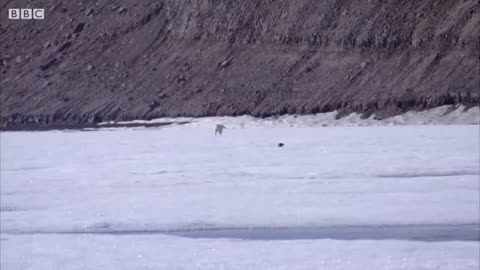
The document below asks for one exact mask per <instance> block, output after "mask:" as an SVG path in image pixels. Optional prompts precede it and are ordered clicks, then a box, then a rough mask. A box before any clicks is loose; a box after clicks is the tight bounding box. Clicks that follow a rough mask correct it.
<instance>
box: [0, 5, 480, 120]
mask: <svg viewBox="0 0 480 270" xmlns="http://www.w3.org/2000/svg"><path fill="white" fill-rule="evenodd" d="M19 7H32V8H45V20H27V21H26V20H8V18H7V16H6V9H8V8H19ZM0 8H1V10H2V15H1V20H0V22H1V26H0V35H1V55H0V76H1V80H0V87H1V95H0V105H1V106H0V117H1V119H0V120H1V125H2V129H15V128H19V127H21V126H29V127H32V128H35V127H38V126H45V125H55V126H58V125H66V126H68V125H70V126H78V125H83V124H92V123H96V122H99V121H107V120H131V119H151V118H156V117H163V116H168V117H171V116H192V117H200V116H213V115H242V114H250V115H253V116H258V117H266V116H271V115H278V114H287V113H290V114H310V113H318V112H327V111H332V110H340V111H341V112H342V113H349V112H353V111H355V112H359V113H365V114H366V115H369V114H371V113H375V114H377V115H379V116H380V117H382V116H388V115H394V114H398V113H401V112H405V111H408V110H412V109H413V110H419V109H427V108H432V107H436V106H439V105H445V104H459V103H462V104H466V105H475V104H478V103H479V102H480V92H479V91H480V56H479V54H480V38H479V32H480V16H479V8H480V7H479V3H478V1H476V0H466V1H458V0H428V1H409V0H403V1H401V0H390V1H380V0H378V1H370V0H359V1H353V0H352V1H348V0H344V1H339V0H337V1H334V0H326V1H317V0H297V1H290V0H269V1H266V0H250V1H237V0H210V1H208V0H191V1H175V0H165V1H133V0H124V1H98V0H97V1H76V2H70V1H59V0H44V1H41V0H32V1H22V0H12V1H8V0H1V4H0Z"/></svg>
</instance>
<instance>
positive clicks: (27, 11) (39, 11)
mask: <svg viewBox="0 0 480 270" xmlns="http://www.w3.org/2000/svg"><path fill="white" fill-rule="evenodd" d="M8 18H9V19H10V20H18V19H20V20H32V19H33V20H43V19H44V18H45V11H44V9H43V8H21V9H20V8H11V9H8Z"/></svg>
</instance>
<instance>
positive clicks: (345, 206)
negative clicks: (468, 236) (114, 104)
mask: <svg viewBox="0 0 480 270" xmlns="http://www.w3.org/2000/svg"><path fill="white" fill-rule="evenodd" d="M212 123H213V122H212ZM226 125H227V126H229V123H228V122H227V123H226ZM247 126H249V125H247ZM252 126H253V125H252ZM238 127H239V128H232V129H227V130H225V131H224V135H223V136H214V134H213V131H214V130H213V128H210V126H209V125H205V126H203V125H199V126H191V125H190V126H188V125H187V126H177V127H175V128H155V129H138V130H135V129H115V130H103V131H90V132H81V131H69V132H61V131H48V132H6V133H1V170H0V177H1V182H0V185H1V186H0V188H1V189H0V192H1V205H0V206H1V216H0V222H1V232H2V234H1V241H0V243H1V248H2V249H1V250H2V252H1V269H2V270H3V269H366V268H369V269H477V268H478V266H479V261H480V259H479V257H478V254H479V252H480V250H479V248H480V245H479V243H478V242H438V243H422V242H412V241H393V240H382V241H363V240H362V241H340V240H318V239H317V240H289V241H273V242H269V241H242V240H229V239H186V238H181V237H175V236H164V235H160V234H148V231H162V230H186V229H219V228H220V229H221V228H240V229H243V228H285V227H287V228H302V227H310V228H314V227H321V226H346V225H355V226H358V225H409V224H478V223H479V215H480V197H479V196H480V192H479V185H480V183H479V162H480V160H479V158H480V157H479V147H480V146H479V136H480V134H479V127H478V126H475V125H471V126H461V125H450V126H441V125H439V126H378V127H308V128H307V127H304V128H286V127H283V126H276V125H275V126H274V127H273V128H266V127H263V126H262V125H260V126H259V127H256V128H240V126H238ZM279 142H283V143H284V144H285V146H284V147H282V148H279V147H277V144H278V143H279ZM135 230H136V231H144V232H147V234H145V235H121V234H119V235H99V234H95V233H97V232H118V233H121V232H129V231H135ZM81 232H84V233H85V234H75V233H81ZM19 233H20V234H19ZM72 233H73V234H72ZM137 255H138V256H140V257H138V256H137Z"/></svg>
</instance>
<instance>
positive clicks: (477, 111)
mask: <svg viewBox="0 0 480 270" xmlns="http://www.w3.org/2000/svg"><path fill="white" fill-rule="evenodd" d="M337 116H338V112H336V111H335V112H329V113H320V114H315V115H299V116H297V115H284V116H278V117H270V118H265V119H260V118H254V117H251V116H238V117H228V116H227V117H203V118H188V117H180V118H158V119H153V120H150V121H145V120H135V121H121V122H116V124H132V123H136V124H141V123H143V124H154V123H177V124H179V123H182V125H181V126H182V127H213V126H215V125H216V124H224V125H226V126H228V127H229V128H251V127H328V126H388V125H478V124H480V107H479V106H476V107H471V108H469V109H467V108H466V107H465V106H461V105H460V106H453V105H446V106H441V107H438V108H434V109H430V110H426V111H421V112H413V111H412V112H407V113H405V114H401V115H397V116H394V117H390V118H386V119H378V118H377V117H376V116H375V115H371V116H370V117H368V118H365V119H364V118H362V115H360V114H357V113H352V114H350V115H348V116H345V117H342V118H339V119H337ZM185 123H187V124H185ZM105 124H115V122H104V123H100V125H105ZM174 126H175V125H174ZM166 127H172V126H166ZM176 127H178V126H176Z"/></svg>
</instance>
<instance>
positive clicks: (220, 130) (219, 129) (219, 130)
mask: <svg viewBox="0 0 480 270" xmlns="http://www.w3.org/2000/svg"><path fill="white" fill-rule="evenodd" d="M225 128H227V127H226V126H224V125H221V124H218V125H217V126H216V127H215V136H217V134H218V135H222V133H223V130H224V129H225Z"/></svg>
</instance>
